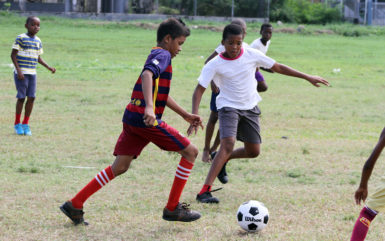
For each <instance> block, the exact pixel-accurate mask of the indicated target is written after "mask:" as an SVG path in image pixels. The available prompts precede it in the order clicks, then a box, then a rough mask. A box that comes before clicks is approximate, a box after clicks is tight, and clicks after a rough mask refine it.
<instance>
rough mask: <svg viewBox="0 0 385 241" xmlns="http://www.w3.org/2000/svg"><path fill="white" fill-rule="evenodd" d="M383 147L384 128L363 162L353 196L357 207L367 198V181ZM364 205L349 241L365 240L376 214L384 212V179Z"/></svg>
mask: <svg viewBox="0 0 385 241" xmlns="http://www.w3.org/2000/svg"><path fill="white" fill-rule="evenodd" d="M384 147H385V127H384V129H383V130H382V133H381V135H380V139H379V140H378V142H377V145H376V146H375V147H374V150H373V151H372V154H371V155H370V156H369V159H368V160H367V161H366V162H365V165H364V167H363V169H362V175H361V182H360V186H359V187H358V189H357V191H356V193H355V195H354V198H355V200H356V203H357V205H359V204H361V201H363V202H365V200H366V197H367V196H368V181H369V178H370V176H371V175H372V171H373V168H374V165H375V164H376V161H377V159H378V157H379V156H380V154H381V152H382V150H383V149H384ZM365 204H366V205H365V207H364V208H363V209H362V210H361V212H360V215H359V216H358V218H357V221H356V223H355V225H354V228H353V233H352V237H351V239H350V241H362V240H365V237H366V234H367V233H368V231H369V226H370V223H371V222H372V221H373V219H374V218H375V217H376V215H377V213H378V212H384V211H385V177H384V178H383V179H382V181H381V183H380V184H379V185H378V188H377V189H376V190H375V191H374V193H372V194H371V195H370V196H369V198H368V201H366V203H365Z"/></svg>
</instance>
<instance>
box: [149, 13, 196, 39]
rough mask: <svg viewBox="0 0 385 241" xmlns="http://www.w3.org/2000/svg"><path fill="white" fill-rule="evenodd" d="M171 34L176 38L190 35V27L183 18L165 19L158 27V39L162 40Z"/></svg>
mask: <svg viewBox="0 0 385 241" xmlns="http://www.w3.org/2000/svg"><path fill="white" fill-rule="evenodd" d="M168 34H170V36H171V38H172V39H176V38H178V37H180V36H185V37H188V36H190V29H189V28H188V27H187V26H186V24H185V23H184V22H183V21H182V20H181V19H176V18H169V19H167V20H164V21H163V22H162V23H161V24H160V25H159V27H158V31H157V35H156V41H157V42H158V43H160V42H162V40H163V38H164V37H165V36H166V35H168Z"/></svg>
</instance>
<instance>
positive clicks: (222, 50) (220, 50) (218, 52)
mask: <svg viewBox="0 0 385 241" xmlns="http://www.w3.org/2000/svg"><path fill="white" fill-rule="evenodd" d="M248 47H250V46H249V44H248V43H246V42H242V48H248ZM225 51H226V49H225V46H224V45H223V44H219V45H218V47H217V48H216V49H215V52H217V54H220V53H223V52H225Z"/></svg>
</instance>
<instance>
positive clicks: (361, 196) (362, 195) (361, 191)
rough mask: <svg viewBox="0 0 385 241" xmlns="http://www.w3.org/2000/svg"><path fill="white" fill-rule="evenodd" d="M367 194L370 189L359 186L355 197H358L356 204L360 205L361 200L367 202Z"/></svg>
mask: <svg viewBox="0 0 385 241" xmlns="http://www.w3.org/2000/svg"><path fill="white" fill-rule="evenodd" d="M367 196H368V189H367V188H363V187H359V188H358V189H357V191H356V193H355V194H354V198H355V199H356V204H357V205H360V204H361V200H362V201H363V202H365V200H366V197H367Z"/></svg>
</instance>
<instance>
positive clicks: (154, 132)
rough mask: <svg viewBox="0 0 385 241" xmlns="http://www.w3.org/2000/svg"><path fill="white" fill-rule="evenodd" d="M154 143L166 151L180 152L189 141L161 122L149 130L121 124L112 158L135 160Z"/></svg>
mask: <svg viewBox="0 0 385 241" xmlns="http://www.w3.org/2000/svg"><path fill="white" fill-rule="evenodd" d="M150 142H152V143H154V144H155V145H157V146H158V147H160V148H161V149H163V150H166V151H175V152H177V151H181V150H183V149H185V148H186V147H187V146H188V145H190V140H189V139H187V138H186V137H184V136H183V135H181V134H180V133H179V131H177V130H176V129H175V128H173V127H171V126H169V125H167V124H166V122H161V123H160V124H159V125H157V126H154V127H151V128H142V127H135V126H132V125H128V124H126V123H123V130H122V133H121V134H120V136H119V139H118V141H117V142H116V145H115V150H114V156H118V155H120V156H121V155H127V156H134V157H135V158H136V157H137V156H139V155H140V153H141V152H142V150H143V148H144V147H145V146H146V145H147V144H148V143H150Z"/></svg>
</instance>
